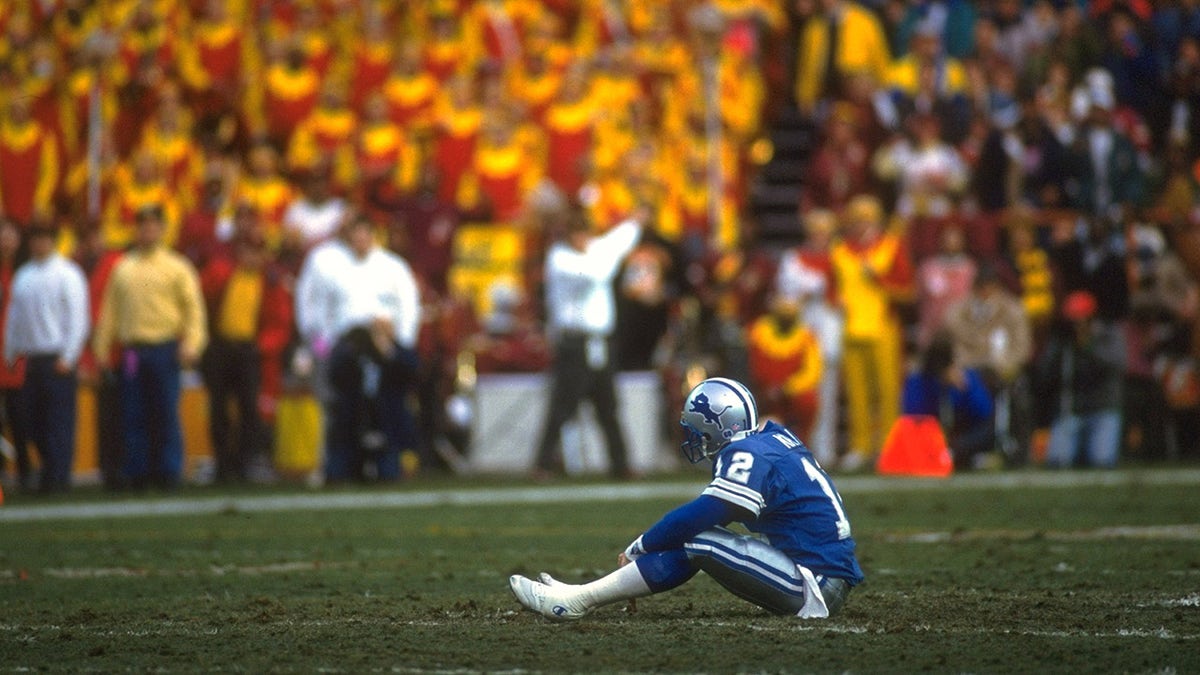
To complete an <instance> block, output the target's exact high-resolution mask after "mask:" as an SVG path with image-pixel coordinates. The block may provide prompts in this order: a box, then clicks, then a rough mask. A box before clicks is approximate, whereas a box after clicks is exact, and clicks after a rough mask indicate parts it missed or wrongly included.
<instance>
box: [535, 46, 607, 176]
mask: <svg viewBox="0 0 1200 675" xmlns="http://www.w3.org/2000/svg"><path fill="white" fill-rule="evenodd" d="M544 107H545V116H544V121H543V122H542V125H543V126H544V127H545V134H546V147H547V157H546V176H547V177H548V178H549V179H550V180H552V181H554V184H555V185H557V186H558V189H560V190H562V191H563V193H565V194H567V195H576V194H578V193H579V188H581V187H583V184H584V181H585V179H586V178H587V172H588V169H589V168H590V166H589V157H590V154H591V151H592V144H593V135H594V131H593V127H594V126H595V124H596V118H597V116H598V114H599V112H600V111H601V110H602V108H599V107H598V106H597V101H596V99H595V97H594V96H591V95H590V94H589V89H588V80H587V73H586V72H585V70H584V69H583V67H582V66H581V65H577V66H575V67H572V68H571V69H570V70H568V71H567V73H566V74H565V75H564V76H563V77H562V87H561V88H560V89H559V90H558V95H557V96H555V97H554V99H553V100H551V101H549V102H548V103H547V105H545V106H544Z"/></svg>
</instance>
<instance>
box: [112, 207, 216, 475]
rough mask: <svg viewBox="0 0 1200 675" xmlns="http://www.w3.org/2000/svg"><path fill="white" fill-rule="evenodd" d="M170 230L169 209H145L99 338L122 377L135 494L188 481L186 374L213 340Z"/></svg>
mask: <svg viewBox="0 0 1200 675" xmlns="http://www.w3.org/2000/svg"><path fill="white" fill-rule="evenodd" d="M166 227H167V225H166V221H165V213H164V211H163V209H162V207H160V206H148V207H145V208H143V209H142V210H140V211H138V213H137V228H136V235H135V236H136V240H135V245H134V247H133V248H132V249H130V251H129V252H128V253H126V254H125V255H124V256H123V257H122V258H121V260H120V262H118V263H117V265H116V267H115V268H114V269H113V272H112V276H111V278H110V279H109V283H108V285H107V287H106V288H105V291H104V299H103V300H102V301H101V307H100V316H99V319H98V320H97V323H96V329H95V331H94V334H93V336H92V351H93V353H94V354H95V355H96V358H97V359H98V360H99V361H100V363H101V366H102V367H104V368H111V369H116V370H117V371H118V373H119V375H118V377H119V378H120V383H121V430H122V434H123V436H124V449H125V466H124V469H125V470H124V474H125V478H126V479H127V480H128V481H129V485H130V486H131V487H133V488H135V489H143V488H145V487H148V486H150V485H151V484H154V485H156V486H159V487H164V488H166V489H173V488H175V487H178V486H179V484H180V482H181V481H182V479H183V477H184V476H183V469H184V466H183V460H184V457H183V430H182V427H181V425H180V419H179V399H180V394H181V386H182V384H181V377H180V376H181V371H182V370H189V369H191V368H192V367H193V366H195V365H196V363H197V361H198V359H199V358H200V356H201V354H202V353H203V350H204V347H205V345H206V344H207V342H208V331H207V327H206V325H205V312H204V299H203V297H202V296H201V293H200V281H199V278H198V275H197V273H196V269H195V267H193V266H192V264H191V263H190V262H188V260H187V258H184V257H183V256H182V255H180V254H178V253H176V252H174V251H172V250H171V249H169V248H167V246H166V244H165V240H164V238H165V235H166ZM114 343H120V345H121V353H120V356H119V360H118V361H117V362H114V361H113V360H112V359H111V358H110V357H109V354H110V353H111V349H112V347H113V344H114Z"/></svg>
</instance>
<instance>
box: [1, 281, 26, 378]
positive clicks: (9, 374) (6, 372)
mask: <svg viewBox="0 0 1200 675" xmlns="http://www.w3.org/2000/svg"><path fill="white" fill-rule="evenodd" d="M14 271H15V270H14V269H13V268H12V267H11V266H8V265H3V266H0V350H2V349H3V347H4V322H5V320H6V318H7V317H8V298H9V293H10V292H11V291H12V278H13V272H14ZM24 383H25V359H17V361H16V363H14V364H13V365H12V366H11V367H9V365H8V364H7V363H5V362H4V359H3V357H0V389H18V388H20V387H21V385H22V384H24Z"/></svg>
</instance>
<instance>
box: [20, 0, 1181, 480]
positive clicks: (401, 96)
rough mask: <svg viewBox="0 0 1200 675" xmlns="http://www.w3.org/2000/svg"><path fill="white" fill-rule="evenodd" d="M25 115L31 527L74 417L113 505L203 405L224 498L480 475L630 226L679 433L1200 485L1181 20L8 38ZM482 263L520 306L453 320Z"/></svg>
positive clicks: (507, 5)
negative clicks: (587, 280) (483, 383)
mask: <svg viewBox="0 0 1200 675" xmlns="http://www.w3.org/2000/svg"><path fill="white" fill-rule="evenodd" d="M0 82H2V86H0V218H2V221H0V282H3V285H4V286H3V288H4V291H3V295H2V296H0V300H2V301H3V304H4V308H5V311H4V312H3V316H4V317H6V318H7V319H8V324H7V325H6V326H5V327H4V330H3V332H2V334H3V336H4V338H5V339H6V340H7V344H5V345H4V356H5V360H4V363H3V364H0V397H2V398H3V406H0V411H2V412H3V415H2V416H0V418H2V419H3V420H4V422H5V429H4V431H5V436H6V438H7V442H6V443H7V444H6V446H5V447H6V449H7V450H9V452H6V453H5V454H6V455H8V456H10V458H11V459H12V460H13V461H12V462H6V464H7V465H8V467H7V469H8V471H9V473H10V475H12V476H14V478H13V480H15V481H18V482H19V483H20V484H21V485H22V486H26V487H30V488H32V487H33V486H34V485H35V484H37V483H38V482H39V481H38V480H37V475H36V472H34V471H33V469H32V466H33V465H32V463H31V462H30V460H29V456H28V451H27V448H26V445H27V443H26V441H27V440H28V441H31V442H32V445H33V447H35V448H36V449H37V451H38V456H39V457H40V460H41V465H42V467H43V470H42V473H41V481H40V482H41V487H42V489H45V490H54V489H63V488H65V487H66V486H68V485H69V484H70V476H69V475H68V474H69V471H68V472H67V473H66V474H64V471H63V466H64V464H65V465H66V466H68V467H69V465H70V455H69V453H70V452H71V449H72V448H71V446H72V445H73V441H74V439H73V437H71V438H66V439H63V438H61V437H60V436H61V434H56V433H52V432H51V431H52V430H55V429H61V428H63V427H64V426H68V424H67V423H68V422H69V421H71V422H73V419H74V415H76V413H77V411H76V410H75V408H74V404H73V403H72V404H69V405H68V404H67V403H65V402H64V399H65V398H67V397H65V396H64V395H62V393H61V391H60V389H59V387H61V386H62V385H63V383H64V382H66V383H74V382H75V381H76V378H77V379H78V381H80V382H82V383H83V384H84V385H86V386H89V387H92V388H93V389H94V391H95V392H96V393H97V396H96V399H97V406H98V410H99V414H98V415H97V417H98V419H99V420H100V424H99V425H98V428H97V434H96V435H97V442H98V443H99V445H100V462H101V467H100V468H101V472H102V474H103V477H104V480H105V482H106V483H107V484H110V485H112V486H114V487H123V486H133V487H138V486H142V485H145V484H147V483H150V484H155V483H161V484H165V485H167V486H170V485H173V484H177V483H178V481H179V480H181V479H182V476H181V472H182V470H183V467H182V466H181V465H180V461H179V457H178V454H179V452H181V449H180V447H179V446H180V444H181V440H180V439H179V438H178V434H179V431H178V427H179V420H178V419H177V418H175V417H174V415H175V413H172V412H171V411H170V409H172V408H173V407H174V408H178V398H179V390H180V386H181V385H180V377H181V373H184V374H186V373H192V372H194V373H197V374H198V375H199V376H200V379H201V381H202V382H203V383H204V384H205V386H206V389H207V390H208V394H209V397H208V398H209V400H210V410H209V414H208V418H209V424H210V427H211V429H210V430H211V436H212V445H213V450H214V455H215V457H216V465H217V466H216V477H217V478H218V479H228V480H245V479H253V478H254V477H255V476H267V475H287V472H288V466H286V462H284V463H281V461H280V456H281V454H282V455H287V453H288V452H289V451H292V450H294V449H293V448H292V446H294V445H295V444H308V443H315V444H317V445H319V446H321V447H317V448H314V449H313V450H312V452H314V453H325V454H326V455H327V456H329V455H330V454H331V453H332V454H333V455H336V456H338V457H339V458H340V459H339V460H338V462H336V465H331V464H329V463H328V462H326V463H325V465H324V466H323V467H322V468H321V469H320V470H319V471H320V472H321V473H322V474H323V475H324V477H325V478H326V479H329V480H333V481H336V480H362V479H367V478H378V479H385V480H386V479H399V478H402V477H404V476H408V475H412V474H414V473H416V472H417V471H418V470H420V469H434V468H437V467H445V466H449V467H451V468H453V467H454V466H457V465H458V463H459V462H461V461H463V454H464V453H467V452H468V451H469V445H470V439H469V438H468V429H469V426H470V423H469V417H470V405H471V403H470V400H471V399H470V393H471V387H472V384H473V383H474V382H475V378H476V376H477V374H480V373H489V372H539V371H542V370H545V369H546V368H548V367H549V365H550V363H551V362H552V360H553V358H554V353H553V348H552V342H551V341H550V340H548V339H547V337H546V335H545V333H544V330H543V328H544V320H545V317H546V315H547V307H546V306H545V301H544V298H543V292H542V291H543V280H544V278H543V265H544V261H545V255H546V251H547V249H548V248H549V247H550V246H551V245H552V243H553V242H554V241H557V240H559V239H561V238H562V237H563V235H564V233H565V230H566V229H568V223H575V222H578V216H580V215H582V216H583V217H586V220H587V222H588V223H589V224H590V225H589V227H590V228H591V230H592V231H593V232H594V233H596V234H601V233H604V232H608V231H610V230H611V229H613V228H614V227H616V226H617V225H618V224H619V223H621V222H622V221H624V220H625V219H626V218H628V217H629V216H630V215H631V214H632V213H634V212H635V211H639V212H644V213H647V214H648V216H647V218H646V228H645V232H644V234H643V235H642V237H641V239H640V241H639V243H638V244H637V245H636V246H634V247H633V248H632V250H630V251H629V252H628V254H627V255H626V256H625V257H624V259H623V262H622V265H621V269H620V271H619V272H618V273H617V274H615V278H614V281H613V284H614V286H613V289H614V294H615V301H616V330H615V343H614V345H613V358H614V359H615V366H616V368H617V369H619V370H655V371H658V372H659V373H660V374H661V375H662V381H663V383H664V390H663V398H664V401H665V406H664V408H665V409H666V410H668V411H675V410H677V409H678V406H679V404H680V402H681V398H682V395H683V393H684V392H686V391H687V389H688V388H689V387H690V386H691V385H692V384H694V383H695V382H698V381H699V380H700V379H702V378H703V377H704V376H705V375H708V374H711V375H716V374H721V375H728V376H732V377H740V378H743V379H744V380H746V381H747V382H749V383H751V385H752V388H753V389H754V391H755V392H756V393H758V394H759V396H760V406H761V407H763V408H764V410H765V412H767V413H769V414H770V415H772V416H774V417H777V418H779V419H782V420H784V421H786V422H788V423H789V424H792V425H793V426H795V427H796V428H797V431H798V432H799V433H800V434H801V436H802V438H805V439H806V440H807V439H811V441H810V442H809V445H810V446H812V447H813V449H814V451H815V452H816V453H817V456H818V458H819V459H820V460H821V461H822V463H823V464H824V465H826V466H827V467H831V468H835V469H840V470H844V471H853V470H857V469H860V468H864V467H868V466H870V463H871V462H872V461H873V460H874V458H875V457H876V456H877V455H878V453H879V452H880V450H881V449H882V448H883V447H884V446H885V445H886V444H887V442H888V438H887V437H888V432H889V431H890V430H891V429H892V428H893V425H894V423H895V421H896V420H897V419H898V418H901V417H903V416H906V415H932V416H935V417H937V418H938V419H939V420H940V422H941V424H942V427H943V428H944V430H945V432H946V435H947V437H948V439H949V442H950V445H951V447H952V449H953V451H954V460H955V464H956V466H958V467H960V468H963V469H969V468H982V467H989V466H999V465H1005V464H1007V465H1014V466H1016V465H1025V464H1045V465H1048V466H1072V465H1078V464H1090V465H1094V466H1112V465H1114V464H1115V463H1116V462H1117V461H1119V460H1120V459H1123V458H1127V459H1147V460H1154V459H1171V458H1176V457H1181V456H1188V455H1191V456H1193V457H1194V456H1195V455H1196V454H1197V453H1198V452H1200V448H1198V447H1197V444H1198V439H1200V375H1198V374H1197V372H1196V367H1197V358H1198V357H1200V332H1197V331H1195V330H1193V324H1194V323H1195V322H1196V321H1197V318H1198V316H1200V312H1198V311H1197V305H1198V302H1200V296H1198V292H1197V286H1196V282H1195V279H1196V277H1197V275H1200V233H1198V230H1197V227H1198V225H1197V222H1198V221H1200V210H1198V208H1197V204H1198V203H1200V202H1198V201H1197V198H1198V193H1197V182H1198V178H1200V164H1198V163H1197V160H1198V158H1200V105H1198V104H1200V5H1197V3H1195V2H1191V1H1190V0H1175V1H1170V0H1162V1H1159V2H1150V1H1148V0H1133V1H1127V2H1117V1H1096V2H1077V1H1072V0H1038V1H1033V2H1029V1H1022V0H997V1H996V2H989V3H976V2H968V1H967V0H860V1H858V2H856V1H852V0H711V1H710V2H707V3H703V4H701V3H695V2H684V1H681V0H672V1H663V2H654V1H651V0H574V1H571V0H432V1H429V2H406V1H392V2H385V1H382V0H292V1H286V0H231V1H222V0H207V1H206V0H192V1H187V0H118V1H114V2H97V1H94V0H15V1H13V2H6V3H3V5H2V6H0ZM785 121H786V122H788V123H791V124H796V123H799V125H800V126H801V128H803V129H805V130H806V135H805V138H806V139H808V140H807V141H806V142H807V143H808V144H809V146H808V147H806V149H805V150H806V151H805V154H804V157H805V159H804V161H803V165H802V166H801V167H798V168H797V169H796V170H795V172H794V180H793V181H792V183H791V189H792V191H793V192H794V196H795V201H796V204H797V206H796V217H795V219H794V223H793V224H792V225H791V226H790V227H789V228H787V229H785V230H783V231H780V230H779V229H778V228H776V229H774V230H772V231H770V232H767V231H765V230H763V229H762V228H761V227H760V223H759V221H758V218H757V215H758V214H757V213H756V208H755V195H756V187H757V186H759V185H760V177H761V175H762V174H763V173H764V171H766V170H767V168H768V167H770V166H771V165H772V161H773V155H774V152H773V151H774V149H775V148H776V146H777V144H778V143H780V142H782V141H781V140H780V139H779V138H778V135H777V134H773V130H774V129H777V128H779V127H780V125H782V124H783V123H784V122H785ZM481 224H482V225H483V227H482V229H480V225H481ZM468 229H471V230H472V231H473V233H474V234H473V235H472V236H473V237H474V238H473V239H471V240H470V241H472V242H475V243H477V244H478V243H479V242H483V249H485V250H482V251H480V250H475V249H473V248H472V247H471V246H467V245H465V244H464V243H463V242H464V239H463V236H462V235H463V232H464V231H466V230H468ZM479 232H482V233H483V234H482V235H480V234H478V233H479ZM489 233H490V234H489ZM489 237H492V238H493V239H494V241H500V240H504V241H509V240H515V241H516V242H517V247H518V249H519V250H520V256H519V275H518V276H517V277H516V278H515V279H514V278H512V277H508V276H506V277H503V278H500V277H498V278H496V279H495V280H494V283H491V284H486V285H485V286H484V287H483V288H482V289H480V288H470V289H466V288H463V286H462V284H461V283H458V282H457V281H456V276H455V267H456V265H463V264H471V265H474V266H475V268H476V269H479V268H484V269H485V271H486V268H487V264H488V263H489V262H491V259H490V258H489V256H492V255H495V254H494V252H489V251H488V250H486V249H487V248H488V244H489ZM45 241H51V242H53V246H52V247H48V246H46V245H44V243H39V242H45ZM494 241H493V242H492V243H493V244H494ZM481 260H482V262H481ZM50 261H53V262H54V265H55V266H51V265H50ZM60 263H61V264H60ZM27 268H28V272H27V273H26V274H25V276H26V277H29V279H22V278H21V274H22V271H23V270H26V269H27ZM43 268H46V269H43ZM60 268H61V269H60ZM68 268H69V269H68ZM63 270H65V271H63ZM72 270H77V271H78V272H79V274H80V275H81V277H82V278H83V280H84V283H85V286H86V288H85V291H86V292H85V293H84V297H83V298H82V303H80V302H79V298H78V295H79V292H78V288H77V286H78V283H77V279H76V277H75V272H74V271H72ZM34 271H40V272H42V274H40V275H34V274H32V272H34ZM382 280H386V282H385V281H382ZM18 282H21V283H20V284H18ZM21 288H27V290H26V291H25V294H24V296H22V294H21V293H20V292H18V291H19V290H20V289H21ZM28 289H32V290H28ZM56 293H60V294H61V295H62V296H63V297H64V298H72V299H71V301H70V302H71V304H56V303H55V302H51V301H49V300H47V299H48V298H53V297H57V296H56V295H55V294H56ZM22 297H24V298H25V299H24V300H21V298H22ZM39 300H41V301H39ZM64 302H66V301H65V300H64ZM12 303H17V305H16V307H15V308H13V307H12V306H11V305H12ZM64 307H72V308H82V309H71V310H69V313H71V314H73V315H84V316H86V317H87V319H88V321H87V326H86V328H87V329H86V330H85V331H83V332H84V335H82V336H80V334H79V333H80V331H79V329H78V327H77V326H76V325H75V324H76V323H78V322H75V323H71V322H68V321H67V320H66V318H65V317H64V316H63V315H64V313H67V312H68V310H64ZM17 311H24V312H27V313H26V314H18V313H17ZM14 317H36V320H35V319H30V318H18V319H16V320H15V321H14ZM56 322H58V323H61V324H62V325H58V323H56ZM35 324H36V325H37V326H38V330H32V329H30V330H25V329H26V328H28V327H30V326H33V325H35ZM89 334H90V338H89ZM14 339H15V340H16V344H14V343H13V340H14ZM314 401H320V402H322V403H323V405H321V406H316V407H315V408H314V407H313V405H311V404H312V402H314ZM306 403H307V404H309V405H308V407H305V405H306ZM67 416H70V417H69V418H68V417H67ZM317 418H323V424H324V427H325V428H326V430H327V431H326V432H322V431H321V429H322V421H321V420H318V419H317ZM118 422H119V423H118ZM662 424H663V437H664V439H665V438H674V435H675V433H676V429H675V428H674V425H673V421H672V420H670V419H664V420H662ZM70 426H73V424H71V425H70ZM329 430H332V431H331V432H330V431H329ZM328 446H332V447H328ZM131 448H132V450H131ZM131 456H132V458H131Z"/></svg>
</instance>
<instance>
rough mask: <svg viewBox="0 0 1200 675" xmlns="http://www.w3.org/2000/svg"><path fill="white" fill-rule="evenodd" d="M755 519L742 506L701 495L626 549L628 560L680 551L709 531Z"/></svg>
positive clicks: (679, 508) (668, 516) (669, 515)
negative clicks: (655, 553) (650, 554)
mask: <svg viewBox="0 0 1200 675" xmlns="http://www.w3.org/2000/svg"><path fill="white" fill-rule="evenodd" d="M751 519H753V515H752V514H751V513H750V512H749V511H747V510H745V509H743V508H742V507H740V506H737V505H735V504H732V503H730V502H727V501H725V500H723V499H718V498H716V497H712V496H709V495H700V496H699V497H697V498H695V499H693V500H692V501H690V502H688V503H686V504H684V505H682V506H680V507H678V508H675V509H674V510H672V511H669V512H668V513H667V514H666V515H665V516H663V517H662V519H661V520H659V521H658V522H657V523H655V524H654V526H653V527H651V528H650V529H648V530H646V532H645V533H644V534H642V536H640V537H638V538H637V539H636V540H634V542H633V543H632V544H630V545H629V547H628V548H626V549H625V557H626V558H627V559H629V560H637V558H638V557H639V556H641V555H642V554H643V553H650V552H653V551H669V550H673V549H680V548H683V545H684V544H685V543H687V542H688V541H691V540H692V539H694V538H695V537H696V535H698V534H700V533H701V532H704V531H705V530H708V529H711V528H713V527H716V526H717V525H726V524H728V523H731V522H733V521H735V520H751Z"/></svg>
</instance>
